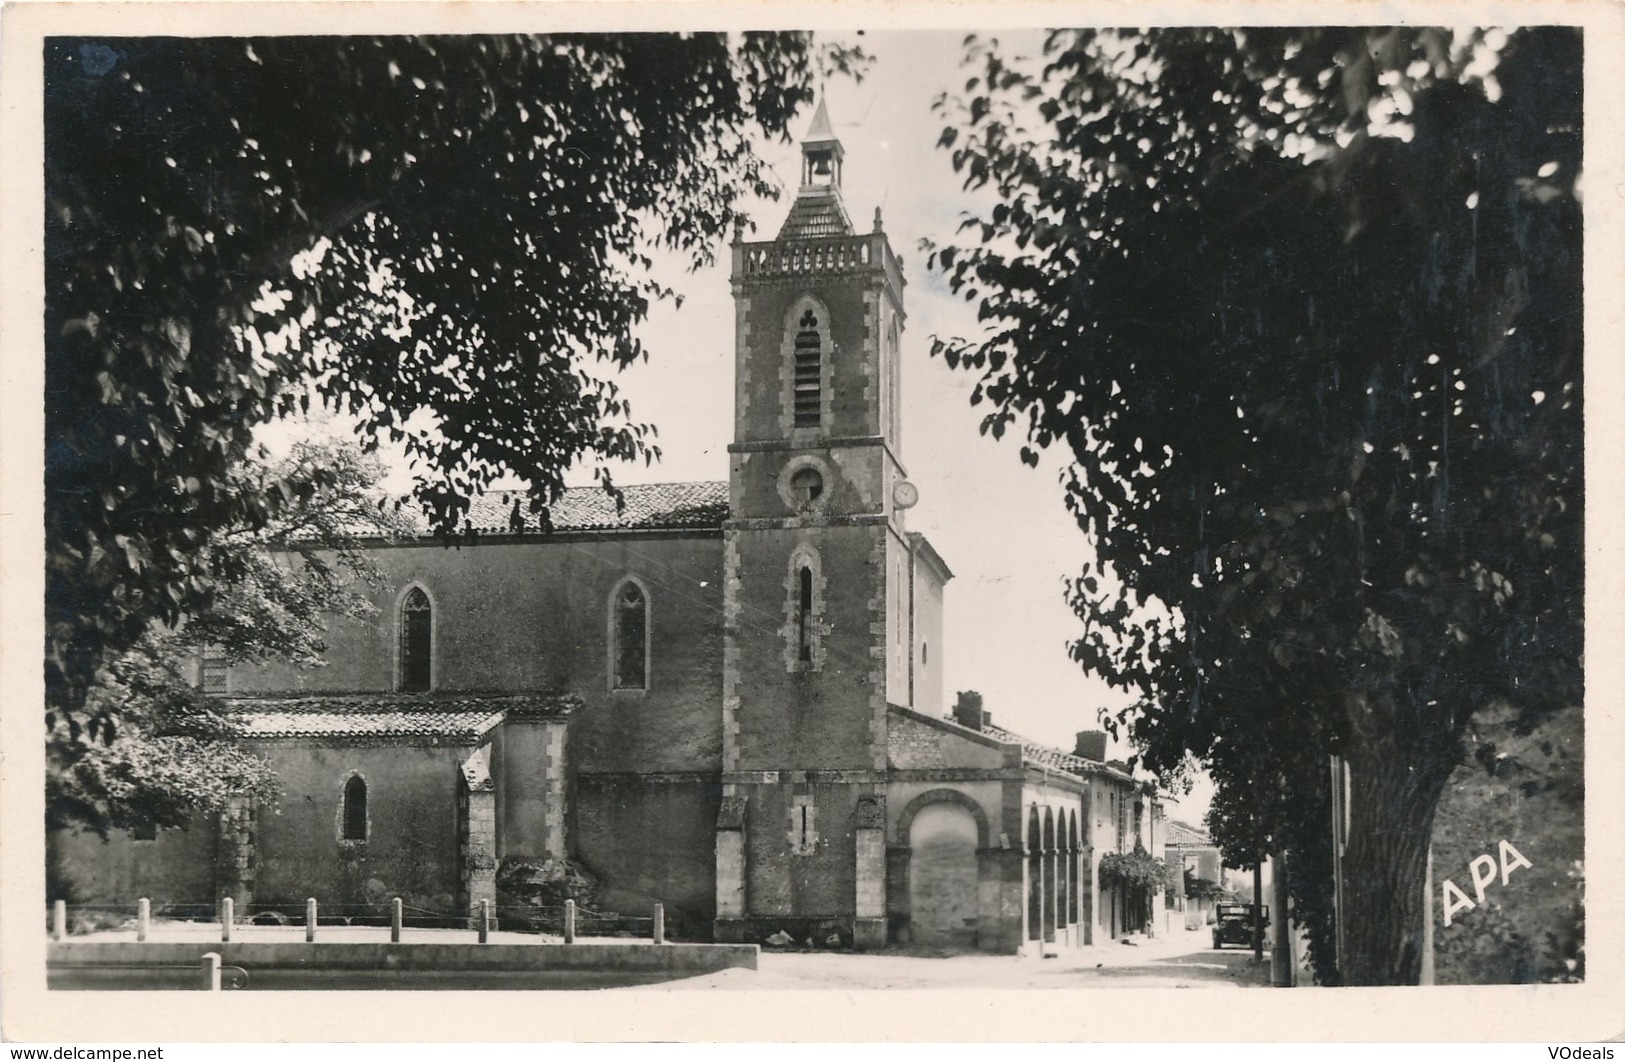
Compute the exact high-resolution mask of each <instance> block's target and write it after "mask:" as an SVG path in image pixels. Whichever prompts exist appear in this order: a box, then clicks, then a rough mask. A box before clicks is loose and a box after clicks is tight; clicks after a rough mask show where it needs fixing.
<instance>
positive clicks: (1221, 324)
mask: <svg viewBox="0 0 1625 1062" xmlns="http://www.w3.org/2000/svg"><path fill="white" fill-rule="evenodd" d="M969 61H970V62H971V63H973V64H975V66H976V69H975V70H974V71H973V73H974V74H975V76H973V77H972V78H971V79H970V81H969V82H968V85H967V89H966V92H967V94H968V98H965V99H960V98H954V99H946V98H945V99H944V100H943V101H942V103H941V107H942V113H943V114H944V115H945V116H946V117H947V118H948V120H949V122H950V124H949V126H948V128H946V129H945V130H944V132H943V134H942V143H943V145H944V146H946V147H949V148H951V149H952V151H953V162H954V165H955V166H956V168H957V169H958V170H959V172H961V173H963V174H964V175H965V179H966V184H967V186H968V187H969V188H971V189H976V190H982V191H984V192H990V193H993V195H994V196H996V200H997V201H996V203H994V204H993V205H992V206H990V207H989V208H988V209H987V210H985V211H983V212H982V213H979V214H977V215H974V216H971V217H969V218H967V220H966V222H965V225H964V227H963V228H962V229H961V236H960V237H959V239H958V241H957V242H950V243H947V244H945V245H942V246H939V247H936V248H935V249H934V251H933V254H932V256H931V261H932V263H933V265H934V266H935V267H936V268H937V269H939V270H941V271H942V272H943V273H944V274H945V277H946V280H947V282H948V283H949V284H950V285H951V286H952V288H953V289H954V290H956V291H958V292H959V293H961V294H962V295H963V296H965V297H966V298H968V299H971V300H973V301H976V302H978V303H979V314H980V317H981V319H982V320H983V321H984V322H986V334H985V335H984V336H982V337H979V338H973V339H969V340H966V339H951V338H950V339H943V340H940V341H938V342H937V343H936V344H935V350H936V352H937V353H939V354H940V355H942V356H943V357H944V358H945V359H946V360H947V361H948V362H949V364H950V365H955V366H960V367H963V368H966V369H968V370H970V371H973V372H976V373H979V374H980V376H981V379H980V381H979V383H978V386H977V387H976V389H975V392H974V393H973V401H975V402H986V403H988V404H990V405H991V412H989V413H988V414H987V416H986V418H985V419H984V421H983V430H984V431H985V432H991V433H993V434H994V435H996V436H997V435H1002V434H1003V433H1004V432H1005V431H1006V430H1008V429H1009V428H1010V427H1011V426H1012V425H1016V424H1018V423H1019V424H1020V426H1021V428H1022V429H1023V430H1024V432H1025V435H1026V442H1025V445H1023V447H1022V449H1021V458H1022V460H1024V461H1025V462H1027V463H1028V464H1036V463H1037V460H1038V455H1037V451H1038V450H1039V449H1043V448H1047V447H1055V448H1060V449H1063V450H1064V452H1065V453H1066V455H1067V457H1068V459H1069V461H1070V464H1069V466H1068V468H1067V470H1066V471H1065V472H1064V473H1063V482H1064V484H1065V487H1066V490H1067V502H1068V505H1069V507H1070V508H1071V509H1072V511H1073V512H1074V513H1075V515H1076V517H1077V520H1078V523H1079V526H1080V528H1081V529H1082V530H1083V531H1084V532H1085V533H1086V535H1087V536H1088V540H1089V543H1090V545H1091V546H1092V548H1093V553H1094V559H1093V560H1091V562H1089V563H1087V564H1085V565H1083V567H1082V570H1081V572H1080V575H1079V577H1078V578H1077V579H1076V580H1075V581H1074V582H1073V583H1072V585H1071V587H1070V594H1071V597H1072V601H1073V603H1074V607H1075V609H1076V611H1077V612H1078V614H1079V616H1080V617H1081V618H1082V619H1083V621H1084V623H1085V628H1084V633H1083V635H1082V636H1081V637H1080V638H1079V639H1078V641H1077V642H1076V643H1074V645H1073V647H1072V652H1073V655H1074V657H1075V658H1076V660H1077V661H1078V662H1079V663H1080V664H1081V665H1083V666H1084V667H1086V668H1088V669H1090V670H1093V671H1095V672H1097V673H1099V674H1100V675H1102V676H1103V677H1105V678H1106V679H1108V680H1109V681H1111V682H1113V683H1114V684H1116V685H1118V686H1119V687H1121V688H1124V689H1127V690H1130V691H1133V692H1135V693H1136V694H1138V698H1139V700H1138V704H1137V706H1136V707H1135V709H1133V710H1132V711H1131V712H1128V713H1124V714H1123V715H1121V716H1119V717H1116V718H1114V719H1112V720H1110V721H1109V722H1110V723H1111V724H1112V725H1113V726H1114V727H1115V726H1116V725H1119V724H1120V725H1123V726H1126V727H1127V728H1128V730H1129V733H1130V736H1131V737H1132V739H1133V740H1134V742H1135V743H1136V745H1137V747H1138V748H1139V750H1140V754H1141V756H1142V757H1143V760H1144V762H1145V763H1146V765H1147V766H1149V767H1150V768H1151V769H1153V770H1159V771H1161V770H1176V769H1177V768H1178V766H1179V764H1181V763H1182V762H1183V761H1184V759H1185V757H1186V756H1187V755H1194V756H1196V757H1197V758H1199V759H1201V760H1202V761H1204V762H1205V763H1206V764H1207V765H1208V766H1209V768H1210V770H1211V771H1212V772H1213V773H1214V775H1215V778H1216V781H1217V784H1218V785H1219V787H1220V791H1221V794H1228V796H1229V797H1230V798H1231V799H1233V800H1234V801H1236V802H1238V803H1241V802H1245V801H1246V800H1248V799H1254V798H1259V797H1263V796H1265V795H1267V794H1270V793H1272V792H1273V791H1274V789H1276V788H1277V787H1279V786H1281V785H1282V784H1283V781H1284V782H1285V784H1287V785H1289V786H1291V787H1292V790H1291V792H1292V795H1291V799H1290V800H1288V801H1285V802H1281V803H1278V804H1273V806H1272V807H1271V808H1270V809H1269V810H1268V814H1269V815H1270V817H1271V818H1273V819H1274V821H1267V822H1265V823H1264V825H1267V826H1268V827H1269V828H1270V833H1271V835H1272V836H1274V837H1276V838H1277V839H1278V840H1280V841H1283V842H1284V843H1286V844H1288V845H1292V844H1294V842H1295V841H1303V842H1304V843H1308V842H1309V841H1311V840H1314V841H1316V842H1317V843H1319V844H1320V845H1321V847H1322V848H1324V847H1325V845H1326V841H1325V836H1326V834H1327V832H1328V828H1329V815H1327V814H1326V813H1325V803H1324V802H1325V799H1326V798H1325V788H1326V785H1327V782H1326V778H1327V775H1326V772H1325V771H1324V770H1323V769H1319V768H1317V765H1318V764H1323V763H1324V761H1325V757H1326V756H1327V755H1329V754H1332V753H1336V754H1338V755H1341V756H1343V757H1344V758H1345V760H1346V761H1347V762H1348V764H1349V765H1350V772H1351V779H1352V781H1351V788H1352V792H1351V800H1350V824H1349V825H1350V830H1349V837H1348V848H1347V851H1346V853H1345V855H1344V865H1345V867H1346V868H1347V873H1346V881H1345V890H1346V891H1345V894H1344V909H1343V912H1342V914H1343V917H1344V945H1345V949H1346V953H1345V954H1342V955H1337V956H1335V957H1330V956H1328V957H1327V958H1328V961H1330V962H1334V963H1335V967H1336V970H1337V971H1338V973H1339V975H1340V976H1341V978H1342V979H1343V980H1344V981H1345V982H1346V983H1351V984H1387V983H1412V982H1414V981H1415V980H1416V979H1417V976H1418V973H1419V964H1420V952H1419V945H1420V937H1421V928H1422V918H1423V916H1424V912H1425V906H1424V900H1425V898H1424V897H1423V895H1422V882H1423V878H1424V870H1425V860H1426V849H1427V840H1428V836H1429V833H1430V831H1431V827H1432V820H1433V814H1434V809H1435V807H1436V806H1437V802H1438V797H1439V794H1440V792H1441V790H1442V787H1443V786H1444V783H1445V779H1446V778H1447V777H1448V775H1449V773H1450V771H1451V769H1452V768H1453V766H1454V765H1455V764H1456V763H1458V762H1459V761H1460V759H1461V756H1462V747H1461V742H1462V735H1463V733H1464V728H1465V727H1466V726H1467V724H1468V722H1469V721H1470V720H1471V719H1472V717H1473V715H1474V713H1475V712H1477V711H1479V710H1480V709H1481V708H1483V707H1484V706H1485V705H1487V704H1490V703H1493V702H1498V701H1504V702H1506V703H1508V704H1511V705H1515V706H1516V710H1517V711H1518V712H1519V713H1521V715H1522V717H1523V718H1525V719H1526V720H1529V721H1532V720H1535V719H1538V718H1540V717H1541V716H1542V715H1544V714H1546V713H1549V712H1552V711H1555V710H1557V709H1559V708H1561V707H1563V706H1565V705H1569V704H1574V703H1577V702H1578V698H1579V696H1580V682H1581V668H1580V653H1581V642H1582V637H1581V636H1582V626H1583V622H1582V617H1581V598H1580V594H1581V587H1582V585H1583V583H1582V562H1581V555H1582V550H1581V545H1582V543H1581V531H1582V526H1581V524H1582V521H1581V513H1582V509H1583V467H1582V443H1583V438H1582V431H1581V420H1580V404H1581V384H1582V378H1581V348H1582V343H1581V330H1580V329H1581V313H1580V310H1581V302H1580V212H1579V204H1578V201H1577V198H1576V195H1575V180H1576V178H1577V176H1578V169H1579V163H1580V128H1581V125H1580V114H1581V109H1580V89H1579V86H1580V36H1579V33H1578V32H1577V31H1575V30H1573V29H1569V28H1538V29H1527V30H1520V31H1517V32H1515V33H1512V34H1511V35H1510V36H1509V35H1506V34H1502V33H1500V32H1499V31H1489V32H1483V33H1472V34H1463V35H1460V36H1454V37H1453V36H1452V35H1451V34H1449V33H1446V32H1443V31H1437V30H1425V29H1424V30H1410V29H1403V30H1390V29H1312V30H1308V29H1300V30H1251V29H1249V30H1245V31H1240V30H1236V31H1232V30H1177V31H1175V30H1170V31H1154V32H1144V33H1132V32H1104V31H1103V32H1062V33H1056V34H1053V35H1052V36H1051V37H1050V38H1049V40H1048V43H1047V45H1046V47H1045V55H1044V65H1043V66H1042V67H1041V68H1039V67H1038V66H1037V65H1036V64H1023V63H1019V62H1018V63H1016V64H1014V65H1012V64H1010V63H1007V62H1006V60H1005V58H1004V57H1003V55H1002V54H1001V50H1000V49H999V47H998V46H997V45H996V44H993V43H988V44H984V43H982V42H979V41H972V42H971V45H970V59H969ZM1294 852H1296V849H1295V848H1294ZM1294 864H1295V867H1294V874H1295V875H1296V874H1299V873H1303V872H1305V868H1307V869H1308V870H1314V869H1315V868H1316V867H1319V868H1320V869H1319V870H1318V872H1317V877H1316V878H1315V879H1314V881H1312V882H1309V883H1306V882H1304V881H1301V880H1295V883H1294V884H1295V886H1296V887H1297V888H1298V890H1299V891H1298V893H1297V895H1298V896H1299V897H1300V899H1309V900H1312V899H1313V897H1312V896H1311V895H1310V894H1311V893H1314V894H1316V895H1318V896H1319V897H1320V899H1321V900H1322V901H1323V900H1324V897H1325V895H1326V892H1325V882H1326V877H1325V869H1324V862H1323V861H1320V860H1317V859H1309V860H1307V861H1299V860H1297V859H1296V858H1295V859H1294ZM1311 886H1312V887H1311ZM1316 890H1318V892H1317V891H1316ZM1314 929H1315V925H1314V924H1313V923H1312V924H1311V930H1312V931H1313V930H1314ZM1317 947H1318V948H1320V949H1321V951H1322V954H1323V955H1325V953H1326V949H1329V947H1330V942H1329V940H1328V939H1326V936H1325V934H1324V933H1322V936H1321V938H1320V939H1319V940H1318V941H1317Z"/></svg>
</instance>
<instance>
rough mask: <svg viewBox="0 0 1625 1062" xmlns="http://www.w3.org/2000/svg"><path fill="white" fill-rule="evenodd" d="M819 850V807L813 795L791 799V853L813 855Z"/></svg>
mask: <svg viewBox="0 0 1625 1062" xmlns="http://www.w3.org/2000/svg"><path fill="white" fill-rule="evenodd" d="M816 851H818V809H817V808H816V807H815V806H814V805H813V798H812V797H811V796H795V797H792V798H791V800H790V854H791V855H812V854H813V853H814V852H816Z"/></svg>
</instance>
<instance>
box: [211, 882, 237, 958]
mask: <svg viewBox="0 0 1625 1062" xmlns="http://www.w3.org/2000/svg"><path fill="white" fill-rule="evenodd" d="M235 907H236V904H235V903H234V902H233V901H232V898H231V897H230V896H222V897H221V898H220V940H221V942H222V943H226V942H229V941H230V940H231V924H232V923H233V922H235V921H236V920H237V916H236V914H235V912H234V910H233V909H234V908H235ZM216 978H217V979H218V975H216Z"/></svg>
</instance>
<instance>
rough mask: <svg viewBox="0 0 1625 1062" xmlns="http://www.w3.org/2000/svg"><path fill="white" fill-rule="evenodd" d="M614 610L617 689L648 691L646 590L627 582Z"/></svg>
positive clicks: (622, 588) (647, 609)
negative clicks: (644, 591)
mask: <svg viewBox="0 0 1625 1062" xmlns="http://www.w3.org/2000/svg"><path fill="white" fill-rule="evenodd" d="M612 607H613V609H614V615H613V617H612V624H613V628H614V639H615V644H614V647H613V667H614V672H615V673H614V675H613V681H614V687H615V688H616V689H618V690H641V689H646V688H647V687H648V685H649V671H648V663H649V661H648V656H649V654H648V644H649V643H648V636H649V603H648V601H647V600H646V599H645V598H644V596H643V589H642V588H641V587H639V586H638V584H637V583H632V582H629V583H627V584H626V585H624V586H622V587H621V589H620V592H619V593H617V594H616V595H615V601H614V604H613V606H612Z"/></svg>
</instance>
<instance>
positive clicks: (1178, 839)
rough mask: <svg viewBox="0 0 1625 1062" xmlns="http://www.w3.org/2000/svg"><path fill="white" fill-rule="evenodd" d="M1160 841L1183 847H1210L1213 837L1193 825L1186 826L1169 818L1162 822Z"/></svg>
mask: <svg viewBox="0 0 1625 1062" xmlns="http://www.w3.org/2000/svg"><path fill="white" fill-rule="evenodd" d="M1162 843H1163V844H1165V845H1169V846H1173V845H1178V846H1180V847H1184V848H1212V847H1213V838H1211V837H1209V836H1208V835H1207V834H1205V833H1203V832H1202V831H1201V830H1198V829H1197V828H1196V827H1194V826H1187V825H1185V824H1184V823H1183V822H1179V821H1178V820H1176V819H1169V820H1168V821H1167V822H1166V823H1164V824H1163V832H1162Z"/></svg>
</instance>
